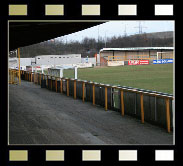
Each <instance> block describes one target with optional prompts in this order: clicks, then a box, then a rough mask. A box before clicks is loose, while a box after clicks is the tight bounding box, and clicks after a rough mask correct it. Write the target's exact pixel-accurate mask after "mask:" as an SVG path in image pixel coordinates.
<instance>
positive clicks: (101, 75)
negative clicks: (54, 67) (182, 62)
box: [64, 64, 173, 94]
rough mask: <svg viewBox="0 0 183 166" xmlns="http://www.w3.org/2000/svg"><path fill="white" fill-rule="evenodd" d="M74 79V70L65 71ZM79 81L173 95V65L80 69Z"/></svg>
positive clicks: (65, 74)
mask: <svg viewBox="0 0 183 166" xmlns="http://www.w3.org/2000/svg"><path fill="white" fill-rule="evenodd" d="M64 77H68V78H74V70H64ZM78 79H81V80H87V81H94V82H97V83H104V84H111V85H121V86H130V87H133V88H141V89H147V90H153V91H159V92H164V93H170V94H173V64H152V65H136V66H135V65H134V66H129V65H126V66H117V67H103V68H84V69H78Z"/></svg>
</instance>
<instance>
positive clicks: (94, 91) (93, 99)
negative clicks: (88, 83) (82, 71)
mask: <svg viewBox="0 0 183 166" xmlns="http://www.w3.org/2000/svg"><path fill="white" fill-rule="evenodd" d="M93 105H95V84H94V83H93Z"/></svg>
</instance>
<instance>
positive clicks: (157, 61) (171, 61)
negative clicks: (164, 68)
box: [153, 59, 173, 64]
mask: <svg viewBox="0 0 183 166" xmlns="http://www.w3.org/2000/svg"><path fill="white" fill-rule="evenodd" d="M165 63H173V59H159V60H153V64H165Z"/></svg>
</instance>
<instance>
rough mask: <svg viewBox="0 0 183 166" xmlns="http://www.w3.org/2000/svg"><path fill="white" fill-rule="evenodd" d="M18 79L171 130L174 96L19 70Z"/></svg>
mask: <svg viewBox="0 0 183 166" xmlns="http://www.w3.org/2000/svg"><path fill="white" fill-rule="evenodd" d="M21 78H24V79H25V80H27V81H30V82H34V83H35V84H38V85H41V87H45V88H47V89H49V90H52V91H55V92H57V93H63V94H66V95H67V96H71V97H73V98H74V99H82V101H83V102H84V101H88V102H91V103H93V105H100V106H102V107H104V108H105V110H106V111H107V110H108V109H110V110H114V111H118V112H120V113H121V115H122V116H125V115H130V116H133V117H136V118H138V119H140V120H141V122H142V123H145V121H146V122H149V123H152V124H155V125H159V126H161V127H164V128H166V129H167V131H168V132H170V131H171V130H172V129H173V109H172V105H173V104H172V102H173V99H174V98H173V95H170V94H167V93H166V94H165V93H162V92H156V91H150V90H144V89H137V88H132V87H126V86H112V85H105V84H99V83H95V82H91V81H83V80H76V79H69V78H59V77H53V76H49V75H44V74H39V73H35V72H27V71H21Z"/></svg>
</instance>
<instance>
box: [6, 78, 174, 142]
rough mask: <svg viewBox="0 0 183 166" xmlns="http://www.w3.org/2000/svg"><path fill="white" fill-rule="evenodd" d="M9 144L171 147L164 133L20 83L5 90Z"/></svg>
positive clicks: (24, 82) (28, 84)
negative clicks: (162, 145)
mask: <svg viewBox="0 0 183 166" xmlns="http://www.w3.org/2000/svg"><path fill="white" fill-rule="evenodd" d="M9 143H10V144H80V145H81V144H84V145H88V144H100V145H103V144H105V145H108V144H113V145H114V144H122V145H124V144H125V145H126V144H128V145H129V144H158V145H159V144H173V134H169V133H167V132H166V130H165V129H162V128H160V127H157V126H153V125H151V124H148V123H145V124H141V122H140V120H137V119H135V118H132V117H129V116H125V117H121V115H120V113H119V112H115V111H110V110H108V111H105V110H104V108H102V107H100V106H93V105H92V103H89V102H84V103H83V102H82V100H79V99H78V100H74V99H73V98H72V97H67V96H66V95H64V94H60V93H56V92H52V91H49V90H48V89H43V88H41V87H40V86H39V85H35V84H34V83H31V82H26V81H22V84H21V86H19V85H10V86H9Z"/></svg>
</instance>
